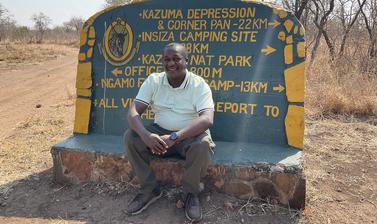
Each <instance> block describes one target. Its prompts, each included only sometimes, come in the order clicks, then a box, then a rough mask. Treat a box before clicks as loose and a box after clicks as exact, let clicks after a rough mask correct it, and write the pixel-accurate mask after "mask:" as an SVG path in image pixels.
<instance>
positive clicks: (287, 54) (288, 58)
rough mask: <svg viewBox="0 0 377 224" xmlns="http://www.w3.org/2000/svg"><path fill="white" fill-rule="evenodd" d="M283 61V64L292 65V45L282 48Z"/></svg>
mask: <svg viewBox="0 0 377 224" xmlns="http://www.w3.org/2000/svg"><path fill="white" fill-rule="evenodd" d="M284 61H285V64H287V65H290V64H292V63H293V46H292V44H289V45H286V46H285V47H284Z"/></svg>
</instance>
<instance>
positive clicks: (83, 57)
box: [79, 53, 86, 61]
mask: <svg viewBox="0 0 377 224" xmlns="http://www.w3.org/2000/svg"><path fill="white" fill-rule="evenodd" d="M85 59H86V56H85V53H79V61H85Z"/></svg>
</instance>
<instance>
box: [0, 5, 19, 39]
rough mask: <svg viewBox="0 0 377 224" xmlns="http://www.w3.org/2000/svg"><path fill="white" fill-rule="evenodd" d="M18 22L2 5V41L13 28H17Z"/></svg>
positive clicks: (0, 27) (0, 19)
mask: <svg viewBox="0 0 377 224" xmlns="http://www.w3.org/2000/svg"><path fill="white" fill-rule="evenodd" d="M15 25H16V21H14V20H13V19H12V16H11V15H10V14H9V12H8V10H7V9H6V8H4V7H3V6H2V5H1V3H0V41H1V40H3V39H4V38H5V37H6V35H7V34H8V35H9V32H10V31H11V29H12V28H13V27H15Z"/></svg>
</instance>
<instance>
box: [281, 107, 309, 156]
mask: <svg viewBox="0 0 377 224" xmlns="http://www.w3.org/2000/svg"><path fill="white" fill-rule="evenodd" d="M304 128H305V122H304V107H301V106H296V105H289V106H288V112H287V116H286V117H285V132H286V135H287V140H288V145H290V146H293V147H296V148H299V149H303V148H304Z"/></svg>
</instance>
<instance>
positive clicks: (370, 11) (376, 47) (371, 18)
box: [357, 0, 377, 58]
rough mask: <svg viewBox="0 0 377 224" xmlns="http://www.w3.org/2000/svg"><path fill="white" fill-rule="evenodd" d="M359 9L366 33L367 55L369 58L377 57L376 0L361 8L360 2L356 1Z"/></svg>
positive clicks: (359, 0)
mask: <svg viewBox="0 0 377 224" xmlns="http://www.w3.org/2000/svg"><path fill="white" fill-rule="evenodd" d="M357 1H358V3H359V6H360V8H361V14H362V17H363V20H364V24H365V28H366V29H367V31H368V37H369V46H368V55H369V57H371V58H374V57H377V0H371V1H370V2H367V3H366V4H365V7H364V8H365V9H363V8H362V7H361V5H362V2H361V0H357Z"/></svg>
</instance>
